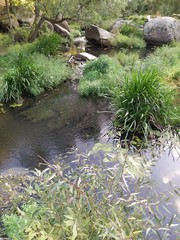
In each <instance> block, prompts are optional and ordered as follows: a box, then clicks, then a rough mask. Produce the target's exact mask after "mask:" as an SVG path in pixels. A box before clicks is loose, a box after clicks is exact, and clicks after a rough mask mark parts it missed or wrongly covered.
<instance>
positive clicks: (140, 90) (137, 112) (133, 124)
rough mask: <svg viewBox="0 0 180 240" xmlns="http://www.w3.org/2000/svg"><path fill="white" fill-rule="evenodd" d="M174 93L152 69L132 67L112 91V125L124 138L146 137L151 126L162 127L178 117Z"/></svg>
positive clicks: (160, 128) (152, 127) (153, 127)
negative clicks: (113, 109) (120, 84)
mask: <svg viewBox="0 0 180 240" xmlns="http://www.w3.org/2000/svg"><path fill="white" fill-rule="evenodd" d="M175 95H176V92H175V90H173V89H172V88H171V87H170V86H169V85H168V84H166V83H164V82H162V80H161V77H160V74H159V72H158V71H157V70H156V69H152V68H151V69H146V70H144V71H135V72H134V73H132V76H129V77H127V78H126V79H125V81H124V85H123V87H122V88H120V89H117V90H116V92H115V93H114V96H113V103H114V106H115V108H116V109H117V111H116V120H115V124H116V126H117V127H119V128H120V129H121V131H122V133H125V135H126V137H125V138H128V137H129V136H132V135H133V136H135V135H140V136H142V137H144V138H145V139H147V136H149V135H150V133H151V130H152V129H159V130H162V128H163V127H165V126H167V125H168V124H173V122H174V120H175V119H176V120H177V121H179V120H178V116H176V112H175V107H174V103H175V102H174V100H175Z"/></svg>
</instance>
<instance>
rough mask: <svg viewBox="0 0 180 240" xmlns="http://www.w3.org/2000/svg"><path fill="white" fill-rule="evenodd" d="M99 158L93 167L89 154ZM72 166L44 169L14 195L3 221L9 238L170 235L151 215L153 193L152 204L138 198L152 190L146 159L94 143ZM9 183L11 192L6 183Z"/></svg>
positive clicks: (154, 204)
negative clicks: (70, 167) (100, 158)
mask: <svg viewBox="0 0 180 240" xmlns="http://www.w3.org/2000/svg"><path fill="white" fill-rule="evenodd" d="M100 153H101V154H103V156H104V160H103V163H101V164H99V165H98V166H96V165H95V164H93V163H92V162H91V160H90V155H91V154H95V156H98V154H100ZM74 163H77V165H78V167H76V168H74V169H73V170H71V169H69V166H68V171H67V166H63V165H62V164H61V165H59V164H54V165H49V166H48V167H47V168H46V169H45V170H43V171H39V170H36V171H34V176H32V175H31V177H27V181H25V180H24V181H23V186H22V187H21V194H19V193H18V191H17V193H16V194H15V193H14V198H13V199H12V201H13V205H14V208H13V209H11V210H9V213H6V214H4V215H3V217H2V221H3V226H4V230H5V234H6V235H7V236H8V237H10V238H11V239H17V240H25V239H36V240H40V239H55V240H56V239H62V240H64V239H73V240H75V239H78V240H87V239H89V240H101V239H106V240H115V239H117V240H119V239H134V240H138V239H144V237H145V236H146V237H147V238H148V237H150V234H152V233H153V234H154V235H153V236H154V238H155V239H156V237H159V236H160V237H161V238H162V239H163V237H164V236H167V235H166V234H167V233H168V232H169V231H171V232H173V226H172V227H171V224H172V221H171V220H170V221H169V224H167V225H166V227H164V228H163V220H162V219H161V217H160V216H159V215H158V216H157V214H156V213H155V211H154V207H157V208H158V203H159V202H160V199H159V200H157V199H156V196H154V195H155V194H153V198H152V199H151V197H150V196H149V195H148V199H146V198H144V197H142V195H141V193H142V191H143V190H147V189H149V188H150V186H151V183H150V184H148V182H149V181H150V177H149V173H150V168H151V164H152V163H151V161H150V160H149V159H148V160H147V159H146V158H145V157H142V156H138V155H133V156H130V155H127V154H126V153H125V152H124V153H122V150H121V149H115V147H112V146H111V145H108V144H105V145H102V144H97V145H96V146H95V147H94V149H92V151H91V152H90V153H89V154H88V155H85V154H84V155H83V156H82V155H79V156H77V158H75V159H74ZM108 163H110V164H111V166H108ZM114 163H115V164H114ZM8 184H9V189H12V191H13V192H14V188H12V186H11V182H9V183H8ZM130 186H133V188H132V189H131V190H130ZM17 197H18V199H19V201H18V202H17V203H16V204H15V202H16V198H17ZM158 197H159V196H158ZM20 203H23V204H20ZM164 207H166V206H164ZM149 212H150V213H151V214H149ZM158 213H159V212H158ZM163 217H164V216H162V218H163ZM172 225H173V224H172Z"/></svg>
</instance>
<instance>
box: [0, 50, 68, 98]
mask: <svg viewBox="0 0 180 240" xmlns="http://www.w3.org/2000/svg"><path fill="white" fill-rule="evenodd" d="M0 62H2V64H3V66H1V69H2V71H3V74H1V85H2V86H1V89H0V101H2V102H4V101H6V102H7V101H11V100H17V99H19V98H21V97H22V96H23V95H24V94H28V95H31V96H37V95H39V94H41V93H43V92H44V91H45V90H48V89H51V88H53V87H56V86H57V85H58V84H60V83H61V82H63V81H65V80H67V79H68V78H70V75H71V71H70V69H69V68H68V67H67V66H66V63H65V62H64V61H63V59H58V58H53V57H49V58H47V57H45V56H44V55H42V54H37V53H36V54H35V53H34V54H30V53H28V52H25V51H22V52H17V53H14V54H10V55H7V56H3V57H2V59H1V58H0ZM6 63H7V66H8V67H7V66H6V67H5V65H6Z"/></svg>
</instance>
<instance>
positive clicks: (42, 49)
mask: <svg viewBox="0 0 180 240" xmlns="http://www.w3.org/2000/svg"><path fill="white" fill-rule="evenodd" d="M63 43H65V40H64V39H63V38H62V37H61V36H59V35H58V34H57V33H51V34H48V35H42V36H40V37H39V38H38V40H37V41H36V42H35V43H34V44H33V46H34V49H33V50H34V51H35V52H39V53H42V54H44V55H45V56H49V55H55V54H56V53H57V51H58V50H59V49H60V47H61V45H62V44H63Z"/></svg>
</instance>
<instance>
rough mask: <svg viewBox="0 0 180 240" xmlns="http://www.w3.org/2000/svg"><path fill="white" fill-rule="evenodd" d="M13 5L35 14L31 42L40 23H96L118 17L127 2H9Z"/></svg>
mask: <svg viewBox="0 0 180 240" xmlns="http://www.w3.org/2000/svg"><path fill="white" fill-rule="evenodd" d="M11 1H12V3H13V4H14V5H16V6H17V5H24V6H26V7H29V9H31V10H32V11H33V12H34V13H35V22H34V26H33V28H32V31H31V33H30V36H29V41H30V42H32V41H33V40H34V39H35V38H36V36H37V34H38V30H39V28H40V26H41V25H42V23H43V22H44V21H45V20H47V21H50V22H51V23H53V24H55V23H61V22H62V21H64V20H65V19H71V20H75V21H80V22H81V23H82V22H83V23H84V24H86V25H87V24H90V23H98V22H100V21H102V20H105V19H107V18H110V17H113V18H115V17H119V16H120V14H121V12H122V10H123V9H124V8H125V6H126V5H127V0H111V1H109V0H51V1H50V0H11Z"/></svg>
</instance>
